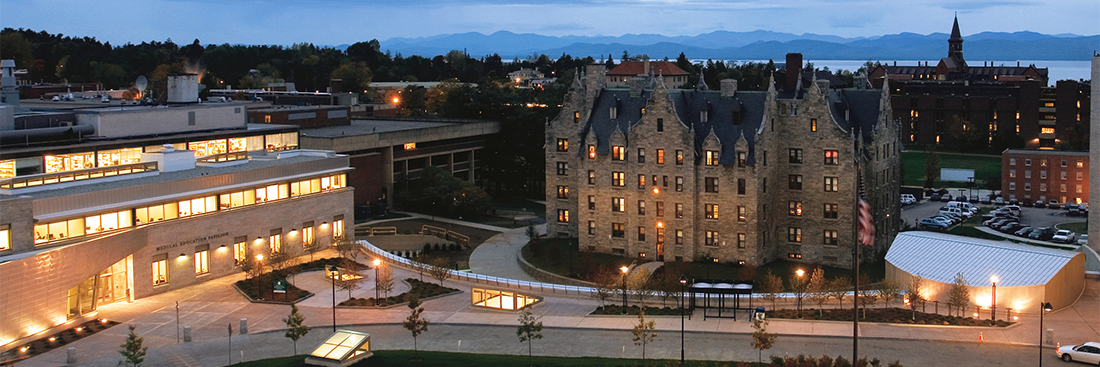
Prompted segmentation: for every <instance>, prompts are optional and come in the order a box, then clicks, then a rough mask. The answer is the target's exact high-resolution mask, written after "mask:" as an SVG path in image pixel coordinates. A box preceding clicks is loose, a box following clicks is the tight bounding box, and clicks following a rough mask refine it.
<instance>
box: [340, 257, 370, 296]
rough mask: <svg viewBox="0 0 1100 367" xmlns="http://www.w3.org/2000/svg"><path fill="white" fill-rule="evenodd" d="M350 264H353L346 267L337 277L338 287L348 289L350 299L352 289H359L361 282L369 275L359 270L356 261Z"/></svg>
mask: <svg viewBox="0 0 1100 367" xmlns="http://www.w3.org/2000/svg"><path fill="white" fill-rule="evenodd" d="M349 265H351V266H348V267H345V268H344V269H343V270H342V271H341V272H340V275H338V276H337V277H336V288H340V290H345V291H348V299H351V291H354V290H356V289H359V282H360V281H365V280H367V276H366V275H364V274H362V273H361V272H359V267H357V266H355V263H350V264H349Z"/></svg>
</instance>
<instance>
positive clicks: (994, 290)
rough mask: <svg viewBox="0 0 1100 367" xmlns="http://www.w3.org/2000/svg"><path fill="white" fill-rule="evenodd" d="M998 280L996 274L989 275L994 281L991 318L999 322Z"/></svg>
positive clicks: (990, 308) (990, 279)
mask: <svg viewBox="0 0 1100 367" xmlns="http://www.w3.org/2000/svg"><path fill="white" fill-rule="evenodd" d="M997 280H998V278H997V276H996V275H994V276H991V277H989V281H991V282H993V304H992V305H991V306H990V307H989V310H990V314H989V320H990V321H993V322H997Z"/></svg>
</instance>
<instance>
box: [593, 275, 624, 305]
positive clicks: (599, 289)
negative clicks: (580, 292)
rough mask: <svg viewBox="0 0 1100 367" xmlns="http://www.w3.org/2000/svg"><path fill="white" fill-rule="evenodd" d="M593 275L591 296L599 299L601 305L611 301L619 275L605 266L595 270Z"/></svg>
mask: <svg viewBox="0 0 1100 367" xmlns="http://www.w3.org/2000/svg"><path fill="white" fill-rule="evenodd" d="M594 277H595V279H594V283H596V284H595V286H594V287H592V298H595V299H596V300H597V301H599V302H600V305H601V306H603V305H606V304H608V303H609V302H610V301H611V297H612V296H614V295H615V289H616V288H617V285H618V281H619V275H618V274H616V273H615V272H613V271H612V270H611V269H606V268H605V269H602V270H597V271H596V272H595V275H594Z"/></svg>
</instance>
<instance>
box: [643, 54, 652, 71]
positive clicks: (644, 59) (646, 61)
mask: <svg viewBox="0 0 1100 367" xmlns="http://www.w3.org/2000/svg"><path fill="white" fill-rule="evenodd" d="M642 62H644V63H645V65H644V69H643V70H644V71H643V73H644V74H645V75H649V74H650V73H651V72H652V70H651V69H650V68H649V56H642Z"/></svg>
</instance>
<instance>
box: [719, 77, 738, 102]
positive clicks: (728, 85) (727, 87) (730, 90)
mask: <svg viewBox="0 0 1100 367" xmlns="http://www.w3.org/2000/svg"><path fill="white" fill-rule="evenodd" d="M719 84H721V86H720V87H721V88H722V93H721V95H722V97H731V98H732V97H733V95H734V94H735V93H737V79H722V80H721V81H719Z"/></svg>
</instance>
